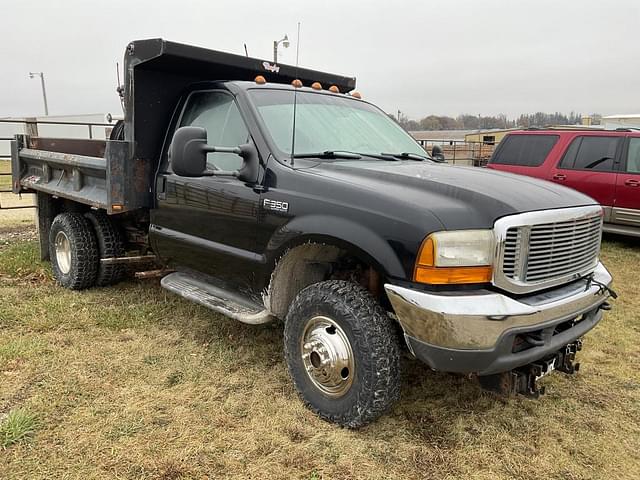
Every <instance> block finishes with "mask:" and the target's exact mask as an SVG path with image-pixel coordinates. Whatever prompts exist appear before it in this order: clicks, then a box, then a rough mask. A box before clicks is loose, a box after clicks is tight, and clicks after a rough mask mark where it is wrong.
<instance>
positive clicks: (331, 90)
mask: <svg viewBox="0 0 640 480" xmlns="http://www.w3.org/2000/svg"><path fill="white" fill-rule="evenodd" d="M329 91H330V92H333V93H340V89H339V88H338V87H336V86H335V85H331V86H330V87H329Z"/></svg>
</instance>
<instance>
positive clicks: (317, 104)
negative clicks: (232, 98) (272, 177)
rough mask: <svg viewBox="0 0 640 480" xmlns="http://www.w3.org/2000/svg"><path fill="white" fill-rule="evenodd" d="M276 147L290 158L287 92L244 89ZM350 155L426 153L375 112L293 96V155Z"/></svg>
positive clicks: (349, 102) (331, 98) (319, 97)
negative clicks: (327, 153) (337, 153)
mask: <svg viewBox="0 0 640 480" xmlns="http://www.w3.org/2000/svg"><path fill="white" fill-rule="evenodd" d="M250 96H251V98H252V100H253V103H254V104H255V106H256V108H257V109H258V113H259V114H260V116H261V117H262V120H263V122H264V124H265V125H266V127H267V130H268V131H269V134H270V135H271V138H272V139H273V141H274V143H275V144H276V146H277V148H278V149H279V150H280V151H281V152H282V153H284V154H286V155H291V144H292V132H293V97H294V92H293V91H289V90H266V89H265V90H256V89H254V90H250ZM327 151H330V152H353V153H359V154H363V155H367V154H370V155H380V154H381V153H383V152H384V153H386V152H390V153H410V154H417V155H421V156H422V157H425V156H427V153H426V152H425V151H424V150H423V149H422V147H420V145H418V144H417V143H416V142H415V140H414V139H413V138H412V137H411V136H409V134H408V133H406V132H405V131H404V130H403V129H402V128H401V127H400V126H399V125H398V124H396V123H395V122H394V121H393V120H391V119H390V118H389V117H388V116H387V115H386V114H385V113H384V112H382V111H381V110H379V109H378V108H376V107H374V106H372V105H370V104H368V103H365V102H361V101H357V100H354V99H352V98H349V97H346V96H345V97H339V96H335V95H323V94H318V93H313V92H297V100H296V136H295V152H294V153H295V154H296V156H297V155H305V154H313V153H320V152H327Z"/></svg>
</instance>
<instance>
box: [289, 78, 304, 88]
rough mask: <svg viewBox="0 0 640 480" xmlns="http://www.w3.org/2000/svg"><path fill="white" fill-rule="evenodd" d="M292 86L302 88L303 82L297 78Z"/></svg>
mask: <svg viewBox="0 0 640 480" xmlns="http://www.w3.org/2000/svg"><path fill="white" fill-rule="evenodd" d="M291 85H293V88H302V81H301V80H298V79H297V78H296V79H295V80H294V81H292V82H291Z"/></svg>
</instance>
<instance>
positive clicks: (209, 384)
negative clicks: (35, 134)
mask: <svg viewBox="0 0 640 480" xmlns="http://www.w3.org/2000/svg"><path fill="white" fill-rule="evenodd" d="M8 228H9V227H7V226H6V225H5V226H4V227H2V228H0V235H1V232H3V231H4V232H5V234H6V232H7V231H8V230H7V229H8ZM21 228H23V229H24V228H25V227H21ZM2 229H4V230H2ZM603 258H604V261H605V262H606V264H607V265H608V267H609V268H610V270H611V271H612V273H613V274H614V276H615V288H616V289H617V290H618V293H619V294H620V298H619V299H618V300H617V301H616V302H615V306H614V310H613V312H611V313H610V314H608V315H607V317H606V319H605V320H604V321H603V322H602V323H601V324H600V325H599V326H598V327H597V328H596V329H595V330H594V331H592V332H591V333H590V334H589V335H588V336H587V337H586V341H585V348H584V350H583V351H582V352H581V354H580V357H579V360H580V361H582V369H581V371H580V373H579V374H578V375H576V376H573V377H566V376H562V375H560V374H558V375H553V376H551V377H549V378H547V379H545V384H546V385H547V391H548V394H547V395H546V396H544V397H543V398H542V399H541V400H539V401H534V400H527V399H523V398H516V399H509V400H504V399H500V398H497V397H494V396H492V395H490V394H485V393H483V392H482V391H481V390H480V389H479V388H478V387H477V386H476V385H475V383H473V382H472V381H470V380H468V379H465V378H461V377H457V376H452V375H446V374H440V373H434V372H431V371H430V370H429V369H428V368H426V367H425V366H423V365H421V364H420V363H418V362H416V361H414V360H411V359H409V358H407V359H405V360H404V361H403V369H404V371H403V388H402V397H403V398H402V401H401V402H400V403H399V404H398V405H397V406H396V407H395V408H394V409H393V410H392V411H391V412H390V413H389V414H388V415H386V416H385V417H383V418H382V419H380V420H379V421H378V422H377V423H375V424H373V425H371V426H369V427H366V428H364V429H361V430H359V431H349V430H344V429H341V428H338V427H335V426H333V425H330V424H327V423H325V422H323V421H321V420H319V419H318V418H316V417H315V416H314V415H313V414H311V413H310V412H309V411H307V410H306V409H305V408H304V407H303V406H302V404H301V403H300V402H299V401H298V399H297V397H296V394H295V392H294V390H293V388H292V385H291V382H290V381H289V379H288V376H287V372H286V368H285V366H284V363H283V360H282V328H281V326H280V325H277V324H276V325H267V326H259V327H252V326H247V325H243V324H240V323H237V322H234V321H232V320H228V319H226V318H224V317H221V316H218V315H216V314H214V313H211V312H210V311H208V310H206V309H204V308H201V307H199V306H196V305H193V304H191V303H188V302H187V301H184V300H182V299H180V298H177V297H176V296H173V295H171V294H169V293H166V292H165V291H164V290H162V289H161V288H160V287H159V285H158V281H157V280H153V281H135V280H129V281H127V282H124V283H122V284H119V285H117V286H115V287H112V288H104V289H92V290H89V291H86V292H82V293H78V292H70V291H66V290H63V289H61V288H59V287H57V286H56V285H55V284H54V282H53V281H52V279H51V273H50V270H49V266H48V265H47V264H42V263H40V262H39V261H38V254H37V245H36V242H35V240H27V241H25V240H24V238H20V239H19V240H15V241H14V240H8V241H5V242H4V245H3V242H0V302H1V306H0V478H1V479H3V480H9V479H45V478H46V479H50V478H65V479H93V478H97V479H102V478H104V479H107V478H109V479H111V478H118V479H164V480H170V479H181V478H227V477H229V478H255V479H271V478H304V479H321V478H324V479H333V478H336V479H349V478H375V479H377V478H381V479H386V478H391V479H396V478H397V479H400V478H416V479H454V478H456V479H457V478H486V479H495V478H517V479H534V478H536V479H537V478H545V479H547V478H553V479H586V478H602V479H614V478H615V479H624V478H638V476H639V472H640V449H639V447H640V425H639V423H640V420H639V419H640V368H639V367H640V348H639V347H638V345H639V344H640V316H639V314H638V310H639V308H640V292H639V291H638V290H639V289H638V269H637V265H638V264H640V242H637V241H633V240H621V239H607V241H606V242H605V245H604V252H603Z"/></svg>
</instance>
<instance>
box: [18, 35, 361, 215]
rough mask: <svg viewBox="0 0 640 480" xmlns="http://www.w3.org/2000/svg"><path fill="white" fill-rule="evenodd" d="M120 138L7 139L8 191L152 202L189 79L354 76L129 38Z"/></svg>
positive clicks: (121, 207) (344, 87)
mask: <svg viewBox="0 0 640 480" xmlns="http://www.w3.org/2000/svg"><path fill="white" fill-rule="evenodd" d="M124 66H125V78H124V99H123V100H124V107H125V119H124V138H120V139H117V140H106V141H103V140H77V139H54V138H40V137H29V136H25V135H21V136H18V137H17V138H16V140H14V141H13V143H12V172H13V179H12V180H13V182H12V183H13V192H14V193H21V192H28V191H41V192H43V193H47V194H51V195H54V196H57V197H60V198H66V199H69V200H73V201H76V202H79V203H83V204H86V205H90V206H92V207H95V208H100V209H104V210H106V211H107V213H109V214H114V213H122V212H126V211H131V210H136V209H140V208H151V207H153V189H154V176H155V172H156V168H157V165H158V161H159V157H160V152H161V151H162V148H163V145H164V144H165V142H166V141H167V139H166V135H167V131H168V126H169V125H170V123H171V119H172V118H173V115H174V113H175V109H176V106H177V105H178V104H179V101H180V99H181V98H182V97H183V96H184V95H185V94H186V93H188V91H189V86H191V85H193V84H194V83H198V82H203V81H217V80H231V79H233V80H253V79H254V78H255V77H256V76H257V75H262V76H263V77H265V79H266V80H267V81H269V82H272V83H290V82H291V81H292V80H294V79H296V78H297V79H300V80H301V81H302V82H303V83H305V84H307V85H309V84H311V83H312V82H315V81H318V82H321V83H323V84H325V85H327V86H328V85H335V86H337V87H338V88H339V89H340V91H341V92H348V91H350V90H352V89H353V88H354V87H355V78H352V77H345V76H340V75H333V74H329V73H324V72H318V71H314V70H309V69H305V68H297V67H293V66H289V65H281V64H274V63H271V62H268V61H265V60H261V59H257V58H250V57H244V56H241V55H234V54H230V53H224V52H218V51H215V50H208V49H205V48H199V47H193V46H189V45H183V44H179V43H175V42H169V41H166V40H162V39H150V40H139V41H134V42H131V43H130V44H129V45H128V46H127V49H126V51H125V58H124Z"/></svg>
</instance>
